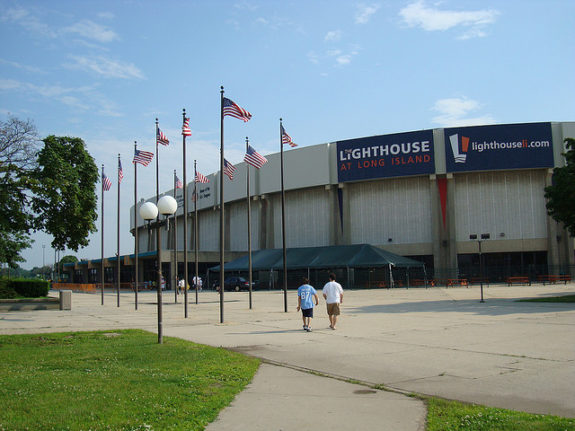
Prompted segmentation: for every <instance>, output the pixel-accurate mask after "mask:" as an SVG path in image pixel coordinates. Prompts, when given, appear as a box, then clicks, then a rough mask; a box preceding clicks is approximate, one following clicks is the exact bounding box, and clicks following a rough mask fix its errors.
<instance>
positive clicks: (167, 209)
mask: <svg viewBox="0 0 575 431" xmlns="http://www.w3.org/2000/svg"><path fill="white" fill-rule="evenodd" d="M177 209H178V203H177V202H176V200H175V199H174V198H173V197H171V196H162V197H161V198H160V199H159V200H158V205H157V206H156V205H155V204H154V203H152V202H146V203H144V204H143V205H142V206H141V207H140V216H141V217H142V218H143V219H144V220H146V221H147V222H148V228H150V227H155V228H156V259H157V266H158V280H157V283H156V290H157V293H158V344H162V342H163V335H162V259H161V256H160V253H161V247H162V229H161V226H162V225H163V224H164V223H165V222H163V221H162V220H160V218H159V215H158V214H161V215H163V216H166V217H168V216H170V215H172V214H174V213H175V212H176V210H177ZM154 219H156V222H155V223H154V224H153V225H152V224H151V221H152V220H154Z"/></svg>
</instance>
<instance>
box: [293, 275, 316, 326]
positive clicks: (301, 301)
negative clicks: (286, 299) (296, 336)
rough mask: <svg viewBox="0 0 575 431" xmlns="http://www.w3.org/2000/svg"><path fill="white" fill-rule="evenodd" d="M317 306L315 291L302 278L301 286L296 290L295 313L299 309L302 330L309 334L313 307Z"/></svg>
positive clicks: (306, 280)
mask: <svg viewBox="0 0 575 431" xmlns="http://www.w3.org/2000/svg"><path fill="white" fill-rule="evenodd" d="M314 300H315V305H317V304H319V298H318V296H317V292H316V291H315V289H314V288H313V287H312V286H310V285H309V280H308V279H307V278H306V277H303V278H302V285H301V286H300V287H298V289H297V311H299V310H300V309H301V313H302V320H303V329H304V331H307V332H311V319H313V306H314V304H313V303H314Z"/></svg>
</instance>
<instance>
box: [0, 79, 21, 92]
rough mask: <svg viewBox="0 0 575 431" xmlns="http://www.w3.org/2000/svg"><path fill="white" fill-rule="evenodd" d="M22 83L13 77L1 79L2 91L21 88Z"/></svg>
mask: <svg viewBox="0 0 575 431" xmlns="http://www.w3.org/2000/svg"><path fill="white" fill-rule="evenodd" d="M20 87H21V84H20V82H18V81H15V80H13V79H0V91H2V90H15V89H16V88H20Z"/></svg>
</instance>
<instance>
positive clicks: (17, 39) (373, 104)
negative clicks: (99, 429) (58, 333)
mask: <svg viewBox="0 0 575 431" xmlns="http://www.w3.org/2000/svg"><path fill="white" fill-rule="evenodd" d="M574 16H575V2H574V1H572V0H537V1H536V0H505V1H501V0H443V1H427V0H387V1H386V0H381V1H373V2H371V1H367V2H359V1H358V2H355V1H343V0H327V1H323V0H317V1H314V0H292V1H289V0H284V1H279V0H235V1H234V0H230V1H228V0H212V1H194V0H188V1H184V0H181V1H175V0H166V1H163V2H158V1H147V0H143V1H132V0H113V1H111V0H97V1H92V0H82V1H77V0H51V1H40V0H36V1H32V0H30V1H26V0H21V1H11V0H0V39H1V40H2V44H1V45H0V119H1V120H2V121H6V120H7V119H8V118H9V116H14V117H17V118H19V119H22V120H26V119H29V120H31V121H32V122H33V123H34V124H35V125H36V127H37V129H38V132H39V135H40V137H45V136H48V135H56V136H74V137H80V138H82V139H83V140H84V142H85V143H86V146H87V149H88V151H89V152H90V154H91V155H92V157H93V158H94V160H95V162H96V164H97V165H98V167H99V168H100V167H101V165H102V164H103V165H104V166H105V171H106V174H107V175H108V177H110V178H111V179H112V180H113V181H112V182H113V185H112V189H111V190H110V191H109V192H106V193H105V195H104V204H105V209H106V211H105V213H104V225H105V232H106V239H105V241H104V254H105V256H113V255H114V254H115V253H116V247H117V245H116V211H117V187H118V184H117V159H118V154H120V156H121V160H122V165H123V168H124V179H123V181H122V184H121V189H120V190H121V204H120V212H121V217H122V222H121V227H120V233H121V240H120V242H121V247H120V253H121V254H128V253H132V252H133V238H132V236H131V235H130V233H129V217H130V207H131V205H133V190H134V189H133V187H134V173H133V167H132V166H133V165H132V163H131V160H132V157H133V149H134V141H137V143H138V148H139V149H141V150H146V151H152V152H153V151H155V119H156V118H158V121H159V126H160V129H161V130H162V131H163V132H164V133H165V134H166V135H167V137H168V138H169V139H170V145H169V146H167V147H160V149H159V163H160V192H162V191H167V190H168V189H171V188H172V184H173V171H174V169H176V170H177V173H178V176H179V177H180V178H182V156H181V155H182V148H181V146H182V138H181V125H182V109H184V108H185V109H186V112H187V115H188V116H189V117H190V126H191V129H192V136H191V138H187V144H186V145H187V148H186V152H187V161H188V162H187V165H186V166H187V167H186V170H187V173H188V180H189V179H190V178H191V177H192V174H191V172H193V163H194V160H197V164H198V171H199V172H201V173H203V174H204V175H208V174H211V173H214V172H216V171H217V170H218V169H219V141H220V86H224V87H225V96H226V97H228V98H230V99H232V100H233V101H234V102H236V103H237V104H238V105H239V106H241V107H242V108H245V109H247V110H248V111H249V112H251V114H252V115H253V117H252V119H251V120H250V121H249V122H247V123H243V122H242V121H240V120H237V119H234V118H231V117H226V120H225V154H226V159H228V160H229V161H230V162H232V163H239V162H241V161H242V159H243V155H244V149H245V137H246V136H247V137H249V140H250V144H251V145H252V146H253V147H254V148H255V149H256V150H257V151H258V152H259V153H261V154H263V155H266V154H271V153H277V152H279V150H280V148H279V142H278V141H279V139H278V136H279V132H278V128H279V118H280V117H281V118H283V124H284V127H285V129H286V131H287V132H288V133H289V134H290V135H291V137H292V138H293V140H294V142H296V143H297V144H298V145H299V146H300V147H305V146H310V145H317V144H322V143H326V142H334V141H339V140H344V139H351V138H358V137H364V136H372V135H382V134H388V133H398V132H408V131H413V130H420V129H431V128H439V127H454V126H467V125H478V124H502V123H525V122H539V121H575V97H574V96H575V79H574V71H575V55H574V54H575V52H574V44H573V43H574V41H575V26H573V17H574ZM296 151H297V150H296ZM292 172H293V171H292ZM97 193H98V213H100V205H101V203H100V202H101V201H100V199H101V193H100V186H99V185H98V187H97ZM138 194H139V196H140V197H141V198H151V197H153V196H154V195H155V169H154V166H153V165H150V166H149V167H147V168H143V167H141V166H140V167H139V168H138ZM98 217H99V218H98V220H97V222H96V225H97V227H98V229H99V228H100V225H101V219H100V217H101V214H99V215H98ZM33 238H34V239H35V243H34V244H33V246H32V247H31V248H30V249H27V250H26V251H24V252H23V257H24V258H25V259H26V262H24V263H22V264H21V266H22V267H23V268H26V269H31V268H32V267H35V266H41V265H42V264H44V263H45V264H51V263H53V261H54V252H53V250H51V248H50V242H51V237H50V236H48V235H46V234H43V233H35V234H34V235H33ZM43 246H45V248H43ZM100 247H101V242H100V234H99V233H95V234H92V235H91V236H90V245H89V246H88V247H86V248H84V249H80V250H79V251H78V252H74V251H65V252H64V253H63V254H62V256H63V255H67V254H72V255H74V256H76V257H78V258H85V259H97V258H99V257H100ZM43 251H44V253H43Z"/></svg>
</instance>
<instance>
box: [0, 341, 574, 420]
mask: <svg viewBox="0 0 575 431" xmlns="http://www.w3.org/2000/svg"><path fill="white" fill-rule="evenodd" d="M0 364H2V366H1V367H0V382H2V384H0V403H1V404H0V405H1V407H0V431H7V430H58V431H61V430H85V431H87V430H93V431H97V430H108V431H109V430H114V431H120V430H125V431H128V430H129V431H144V430H203V429H204V428H205V426H206V425H207V424H209V423H210V422H212V421H213V420H214V419H215V418H216V417H217V415H218V413H219V411H220V410H221V409H222V408H224V407H226V406H227V405H228V404H229V403H230V402H231V401H232V399H233V398H234V396H235V395H236V394H237V393H238V392H240V391H241V390H242V389H243V388H244V387H245V385H246V384H247V383H249V382H250V381H251V379H252V378H253V375H254V374H255V372H256V370H257V368H258V366H259V361H258V360H256V359H253V358H249V357H246V356H243V355H240V354H238V353H233V352H229V351H227V350H223V349H217V348H213V347H209V346H202V345H198V344H194V343H191V342H188V341H184V340H180V339H177V338H168V337H166V338H164V344H162V345H159V344H157V336H156V335H155V334H151V333H149V332H145V331H140V330H121V331H120V330H118V331H99V332H81V333H59V334H35V335H7V336H0ZM414 396H417V395H414ZM423 399H424V401H425V402H426V404H427V408H428V415H427V428H426V430H427V431H565V430H575V419H566V418H559V417H556V416H548V415H534V414H528V413H522V412H515V411H511V410H505V409H498V408H491V407H484V406H477V405H471V404H465V403H460V402H457V401H447V400H443V399H438V398H432V397H431V398H423Z"/></svg>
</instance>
